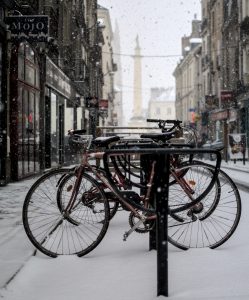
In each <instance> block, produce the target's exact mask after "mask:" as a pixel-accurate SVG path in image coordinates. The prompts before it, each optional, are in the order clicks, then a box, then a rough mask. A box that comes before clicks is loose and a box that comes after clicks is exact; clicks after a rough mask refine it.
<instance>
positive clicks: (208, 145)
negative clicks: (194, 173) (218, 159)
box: [202, 140, 224, 160]
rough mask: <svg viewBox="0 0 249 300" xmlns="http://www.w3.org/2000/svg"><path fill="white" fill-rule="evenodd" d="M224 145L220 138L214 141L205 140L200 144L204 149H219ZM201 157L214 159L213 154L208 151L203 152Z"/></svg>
mask: <svg viewBox="0 0 249 300" xmlns="http://www.w3.org/2000/svg"><path fill="white" fill-rule="evenodd" d="M223 147H224V144H223V142H222V141H221V140H215V141H214V142H211V141H209V140H208V141H206V143H205V144H203V145H202V148H204V149H212V150H217V149H221V148H223ZM203 158H204V159H210V160H214V159H215V158H214V155H212V154H209V153H205V154H203Z"/></svg>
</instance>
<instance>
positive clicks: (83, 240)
mask: <svg viewBox="0 0 249 300" xmlns="http://www.w3.org/2000/svg"><path fill="white" fill-rule="evenodd" d="M111 139H113V137H112V138H111ZM107 141H108V142H109V141H110V138H106V140H105V142H104V143H107ZM77 143H78V144H79V145H81V146H83V147H84V153H83V161H82V164H81V165H80V166H78V167H77V168H75V169H74V170H72V169H64V170H55V171H53V172H51V173H49V174H45V175H44V176H43V177H41V178H40V179H39V180H38V181H37V182H36V183H35V184H34V185H33V186H32V187H31V189H30V191H29V192H28V194H27V196H26V198H25V201H24V206H23V224H24V228H25V230H26V233H27V235H28V237H29V239H30V240H31V242H32V243H33V244H34V245H35V246H36V248H37V249H39V250H40V251H41V252H43V253H44V254H46V255H49V256H51V257H56V256H57V255H61V254H77V255H78V256H83V255H85V254H87V253H89V252H90V251H92V250H93V249H94V248H95V247H96V246H97V245H98V244H99V243H100V241H101V240H102V239H103V237H104V235H105V233H106V231H107V228H108V225H109V219H110V218H109V214H110V210H109V201H108V199H107V197H106V194H105V192H104V189H103V186H104V187H105V188H106V187H107V188H109V190H110V191H111V195H112V200H113V201H117V202H118V203H121V205H122V206H123V207H125V208H126V209H127V210H129V211H131V213H132V214H133V215H134V218H137V219H138V220H139V221H138V222H136V224H134V226H133V227H132V228H131V229H130V230H129V231H128V232H127V233H125V236H124V238H125V239H126V238H127V237H128V236H129V234H131V232H133V231H134V230H136V229H137V228H139V226H140V225H141V224H146V225H145V227H146V228H147V225H148V224H149V225H150V224H151V223H153V220H155V219H156V215H155V210H154V209H153V207H151V203H150V201H149V200H150V199H149V198H150V193H151V188H150V187H151V185H152V181H153V177H154V167H153V166H152V169H151V173H150V174H151V175H150V180H149V182H148V184H147V193H146V194H145V195H142V196H140V195H138V194H137V193H135V192H133V191H129V190H128V191H121V190H120V189H119V188H118V186H117V183H116V182H115V181H114V180H113V178H110V177H109V172H108V170H107V172H106V173H105V172H104V171H103V170H101V169H98V168H96V167H93V166H92V165H91V164H90V163H89V161H88V160H89V159H90V158H96V157H98V158H100V157H103V156H104V155H106V152H102V153H98V152H97V153H94V152H89V142H88V144H87V146H86V140H83V141H80V140H78V138H77ZM116 151H119V150H116ZM118 154H119V153H118ZM105 161H106V160H105ZM85 171H87V172H85ZM217 172H218V166H217V168H216V169H215V171H214V172H213V178H212V179H211V180H210V182H209V184H208V186H207V189H206V190H205V191H204V192H203V193H201V194H200V195H199V196H198V197H196V198H195V199H194V198H193V196H191V192H190V191H185V192H186V193H188V195H189V197H190V199H191V202H187V203H186V202H185V203H182V204H181V205H178V207H177V208H173V209H171V212H170V213H171V216H173V217H174V218H175V219H176V220H178V221H179V222H182V218H181V217H179V216H177V215H176V214H177V213H179V212H182V211H184V210H186V209H189V208H191V207H193V206H194V205H195V204H197V203H199V202H200V201H201V200H202V199H203V198H204V197H205V195H207V194H208V192H209V190H211V188H212V185H213V184H214V182H215V176H217ZM90 174H92V175H94V176H96V178H97V179H98V181H97V180H95V179H94V178H93V176H91V175H90ZM53 179H54V180H53ZM176 180H178V181H179V179H178V178H177V176H176ZM44 182H45V187H46V190H45V191H44V187H43V185H44ZM48 182H49V183H50V182H51V183H50V184H49V185H48ZM100 182H101V184H100ZM55 183H56V185H55ZM51 188H52V192H51V193H49V192H48V191H51ZM39 192H40V193H41V194H39ZM52 193H54V194H52ZM35 195H38V196H39V195H40V196H41V197H42V199H43V200H44V198H45V200H46V201H48V202H45V203H42V202H41V201H40V199H39V198H37V197H36V196H35ZM109 197H110V195H109ZM48 199H49V200H48ZM36 202H38V204H36ZM51 203H52V204H51ZM43 204H44V206H43ZM48 213H49V214H48ZM52 217H54V218H55V219H53V220H52V221H51V222H50V219H51V218H52ZM34 219H35V222H34V223H33V220H34ZM41 222H42V224H40V223H41ZM37 223H39V224H38V226H37ZM147 229H148V228H147ZM83 234H84V235H85V236H83ZM71 247H72V249H71Z"/></svg>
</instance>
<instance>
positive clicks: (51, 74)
mask: <svg viewBox="0 0 249 300" xmlns="http://www.w3.org/2000/svg"><path fill="white" fill-rule="evenodd" d="M46 83H47V84H48V85H50V86H51V87H52V88H54V89H55V90H57V91H58V92H59V93H61V94H63V95H64V96H65V97H66V98H71V97H72V96H73V91H72V88H71V84H70V79H69V78H68V77H67V76H66V75H65V74H64V72H63V71H62V70H61V69H60V68H58V67H57V66H56V65H55V64H54V63H53V62H52V60H51V59H49V58H48V57H47V58H46Z"/></svg>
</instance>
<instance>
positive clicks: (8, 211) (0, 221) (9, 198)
mask: <svg viewBox="0 0 249 300" xmlns="http://www.w3.org/2000/svg"><path fill="white" fill-rule="evenodd" d="M34 181H35V178H33V179H28V180H23V181H20V182H15V183H9V184H8V185H7V186H5V187H0V270H1V271H0V288H1V287H3V286H4V285H6V283H7V282H8V281H9V280H10V279H11V278H12V277H13V276H14V274H15V273H16V272H17V271H18V270H19V269H20V268H21V267H22V266H23V265H24V264H25V262H26V261H27V260H28V259H29V258H30V256H31V255H32V253H33V252H34V250H33V248H32V247H30V242H29V241H28V240H27V236H26V234H25V232H24V229H23V226H22V205H23V200H24V197H25V194H26V193H27V191H28V189H29V187H30V186H31V184H32V183H33V182H34Z"/></svg>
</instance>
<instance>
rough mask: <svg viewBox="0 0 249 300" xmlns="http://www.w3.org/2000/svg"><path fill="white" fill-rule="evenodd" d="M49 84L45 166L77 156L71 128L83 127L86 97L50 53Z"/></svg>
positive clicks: (47, 81)
mask: <svg viewBox="0 0 249 300" xmlns="http://www.w3.org/2000/svg"><path fill="white" fill-rule="evenodd" d="M45 85H46V87H45V135H46V139H45V160H46V161H45V166H46V168H51V167H58V166H59V165H63V164H70V163H72V162H73V161H74V160H75V158H74V157H73V156H72V154H71V153H70V149H69V148H68V130H70V129H80V128H82V125H83V108H82V105H83V98H82V97H80V95H79V94H77V92H76V90H75V89H74V87H73V86H72V82H71V81H70V79H69V78H68V77H67V76H66V75H65V74H64V73H63V71H62V70H61V69H60V68H58V66H56V65H55V64H54V63H53V62H52V60H51V59H49V58H48V57H47V58H46V84H45Z"/></svg>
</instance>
